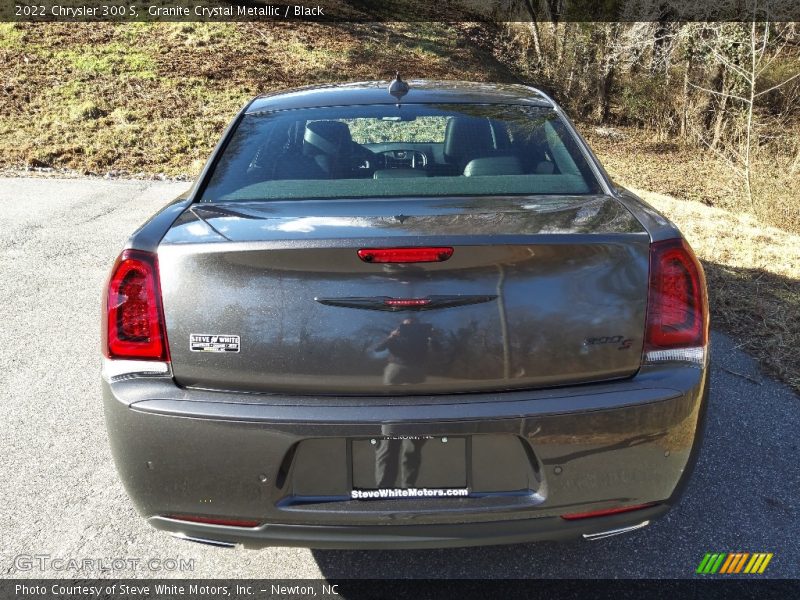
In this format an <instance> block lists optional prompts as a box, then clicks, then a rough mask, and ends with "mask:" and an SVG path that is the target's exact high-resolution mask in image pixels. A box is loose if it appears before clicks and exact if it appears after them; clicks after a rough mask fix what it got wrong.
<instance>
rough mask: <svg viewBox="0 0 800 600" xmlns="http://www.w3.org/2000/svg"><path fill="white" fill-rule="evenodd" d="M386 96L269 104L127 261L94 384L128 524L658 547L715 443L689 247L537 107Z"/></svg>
mask: <svg viewBox="0 0 800 600" xmlns="http://www.w3.org/2000/svg"><path fill="white" fill-rule="evenodd" d="M386 85H387V84H386V82H379V83H358V84H343V85H335V86H321V87H310V88H302V89H297V90H292V91H287V92H283V93H276V94H270V95H265V96H260V97H258V98H256V99H254V100H253V101H252V102H250V103H249V104H248V105H247V106H246V107H245V108H244V109H243V110H242V111H241V112H240V114H239V115H238V116H237V117H236V119H235V120H234V121H233V123H232V124H231V126H230V127H229V129H228V131H227V132H226V133H225V135H224V136H223V139H222V141H221V142H220V144H219V146H218V147H217V149H216V150H215V151H214V153H213V155H212V157H211V159H210V160H209V162H208V164H207V166H206V168H205V170H204V171H203V173H202V174H201V175H200V177H199V179H198V180H197V182H196V183H195V185H194V186H193V187H192V188H191V190H190V191H188V192H187V193H186V194H185V195H183V196H181V197H179V198H178V199H177V200H175V201H174V202H172V203H171V204H169V205H167V206H166V207H165V208H164V209H163V210H162V211H161V212H160V213H158V214H157V215H155V216H154V217H153V218H152V219H150V221H148V222H147V223H146V224H145V225H144V226H143V227H142V228H141V229H139V230H138V231H137V232H136V233H135V234H134V235H133V236H132V237H131V238H130V240H129V241H128V244H127V246H126V248H125V250H124V251H123V252H122V254H121V255H120V257H119V259H118V260H117V262H116V264H115V265H114V267H113V270H112V273H111V276H110V279H109V283H108V289H107V292H106V295H105V308H104V311H103V315H104V323H103V354H104V358H103V371H102V381H103V395H104V403H105V412H106V420H107V424H108V429H109V434H110V439H111V444H112V450H113V455H114V459H115V462H116V465H117V469H118V471H119V473H120V476H121V478H122V480H123V482H124V484H125V487H126V489H127V491H128V493H129V495H130V497H131V498H132V499H133V501H134V503H135V504H136V506H137V508H138V510H139V511H140V512H141V514H142V515H143V516H144V517H145V518H147V519H148V521H149V522H150V523H151V524H152V525H153V526H155V527H157V528H159V529H163V530H166V531H168V532H171V533H173V534H176V535H178V536H182V537H185V538H189V539H194V540H197V541H205V542H209V543H215V544H219V545H234V544H243V545H245V546H249V547H259V546H268V545H297V546H311V547H328V548H337V547H362V548H374V547H385V548H412V547H436V546H459V545H473V544H498V543H510V542H523V541H530V540H537V539H556V538H569V537H584V538H587V539H595V538H599V537H606V536H608V535H614V534H616V533H622V532H626V531H632V530H634V529H638V528H640V527H644V526H645V525H647V524H648V523H649V522H650V521H651V520H653V519H654V518H656V517H659V516H661V515H663V514H665V513H666V512H667V511H668V510H669V508H670V506H672V505H674V504H675V503H676V502H677V500H678V497H679V495H680V492H681V489H682V488H683V486H684V484H685V482H686V479H687V478H688V476H689V472H690V471H691V468H692V466H693V464H694V460H695V457H696V454H697V451H698V447H699V445H700V439H701V434H702V424H703V415H704V412H705V405H706V396H707V391H708V381H707V365H708V346H707V345H708V307H707V301H706V289H705V281H704V276H703V271H702V268H701V266H700V264H699V263H698V261H697V259H696V258H695V256H694V254H693V253H692V250H691V249H690V248H689V246H688V245H687V243H686V242H685V241H684V240H683V239H682V237H681V234H680V232H679V231H678V230H677V229H676V228H675V226H674V225H672V224H671V223H670V222H669V221H668V220H667V219H665V218H664V217H662V216H661V215H660V214H658V213H657V212H656V211H654V210H653V209H652V208H650V207H649V206H648V205H647V204H645V203H644V202H642V201H641V200H640V199H639V198H637V197H636V196H634V195H633V194H632V193H630V192H629V191H627V190H625V189H623V188H621V187H619V186H617V185H615V184H614V183H613V182H612V181H611V180H610V178H609V177H608V175H607V174H606V173H605V171H604V170H603V168H602V167H601V166H600V164H599V162H598V161H597V159H596V158H595V157H594V155H593V154H592V153H591V151H590V150H589V148H588V147H587V145H586V144H585V142H584V141H583V139H582V138H581V137H580V136H579V135H578V133H577V132H576V131H575V128H574V126H573V125H572V124H571V122H570V121H569V119H568V118H567V117H566V116H565V115H564V113H563V112H562V110H561V109H560V108H559V107H558V106H557V105H556V104H555V103H554V102H553V101H552V100H551V99H550V98H548V97H547V96H546V95H544V94H542V93H541V92H539V91H537V90H535V89H533V88H529V87H525V86H521V85H489V84H476V83H464V82H440V81H439V82H437V81H412V82H409V84H408V85H406V84H405V82H402V81H401V80H399V79H398V80H396V81H395V83H394V84H392V86H391V89H390V90H387V88H386ZM390 92H391V93H390Z"/></svg>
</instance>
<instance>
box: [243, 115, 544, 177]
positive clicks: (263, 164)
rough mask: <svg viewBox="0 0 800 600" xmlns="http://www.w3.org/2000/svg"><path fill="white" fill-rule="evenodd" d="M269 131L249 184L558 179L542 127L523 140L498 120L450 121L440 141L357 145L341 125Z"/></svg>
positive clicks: (297, 124) (299, 124)
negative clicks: (541, 176)
mask: <svg viewBox="0 0 800 600" xmlns="http://www.w3.org/2000/svg"><path fill="white" fill-rule="evenodd" d="M284 125H285V126H284V127H275V128H274V129H272V131H271V132H270V135H269V138H268V139H267V140H266V142H265V143H264V144H263V145H262V146H261V147H260V148H259V149H258V151H257V152H256V155H255V156H254V158H253V160H252V161H251V162H250V164H249V166H248V169H247V171H248V175H249V177H248V179H249V183H255V182H257V181H264V180H276V179H342V178H347V179H350V178H373V179H388V178H407V177H436V176H457V175H463V176H465V177H471V176H487V175H525V174H558V173H559V172H560V170H559V166H558V164H557V161H556V160H555V159H554V155H553V150H552V149H551V148H550V146H549V144H548V140H547V133H546V131H545V127H544V126H541V127H539V129H538V131H534V132H532V133H531V134H530V135H528V136H523V135H522V133H521V132H512V131H510V130H509V127H508V126H507V125H506V124H505V123H503V122H502V121H498V120H495V119H490V118H486V117H475V116H453V117H449V118H447V120H446V126H445V129H444V135H443V139H442V140H441V141H376V142H366V143H358V142H357V141H355V140H354V139H353V135H352V132H351V130H350V127H349V125H348V123H346V122H344V121H343V120H320V121H292V122H290V123H285V124H284Z"/></svg>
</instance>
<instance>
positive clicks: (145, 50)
mask: <svg viewBox="0 0 800 600" xmlns="http://www.w3.org/2000/svg"><path fill="white" fill-rule="evenodd" d="M472 35H474V31H473V29H472V28H470V27H469V26H466V25H447V24H445V23H394V24H379V25H366V24H351V23H340V24H315V23H302V22H292V23H281V22H276V23H269V24H258V25H256V24H252V23H214V24H203V23H158V24H148V23H132V24H125V25H114V24H108V23H93V24H91V25H87V26H75V25H74V24H0V81H2V86H0V167H6V168H9V167H12V168H13V167H22V166H26V165H28V166H39V167H41V166H53V167H67V168H70V169H75V170H78V171H81V172H86V173H105V172H107V171H110V170H121V171H127V172H129V173H134V174H135V173H138V172H149V173H152V172H156V173H165V174H167V175H179V174H188V175H190V176H192V175H194V174H196V173H197V172H198V170H199V169H200V167H201V166H202V163H203V161H204V160H205V159H206V157H207V156H208V154H209V152H210V151H211V149H212V148H213V146H214V144H215V143H216V141H217V140H218V138H219V136H220V133H221V132H222V130H223V128H224V127H225V125H226V124H227V123H228V121H229V120H230V119H231V117H232V116H233V115H234V114H235V113H236V111H237V110H238V109H239V108H240V107H241V106H242V104H243V103H244V102H246V101H247V100H248V99H250V98H251V97H252V96H253V95H255V94H258V93H260V92H264V91H271V90H274V89H280V88H286V87H293V86H299V85H305V84H310V83H322V82H335V81H352V80H369V79H372V80H374V79H386V78H389V77H390V76H392V75H393V74H394V71H395V70H396V69H401V70H403V69H405V68H408V69H411V72H409V73H408V76H413V77H431V78H450V79H452V78H453V77H454V75H456V74H457V76H458V77H460V78H464V79H473V80H478V81H491V80H493V81H505V80H510V79H512V76H511V75H510V74H509V73H508V72H507V71H506V69H505V68H504V67H503V66H502V64H500V63H499V62H498V61H497V60H495V59H494V58H493V57H492V56H491V54H489V53H488V52H486V51H484V50H482V49H481V48H480V46H478V45H476V44H474V43H471V36H472Z"/></svg>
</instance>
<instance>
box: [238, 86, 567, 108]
mask: <svg viewBox="0 0 800 600" xmlns="http://www.w3.org/2000/svg"><path fill="white" fill-rule="evenodd" d="M389 83H390V82H388V81H361V82H354V83H337V84H329V85H313V86H307V87H301V88H295V89H291V90H284V91H280V92H271V93H268V94H263V95H261V96H258V97H256V98H255V99H254V100H253V102H252V103H251V104H250V106H249V107H248V109H247V112H248V114H250V113H259V112H272V111H277V110H291V109H296V108H320V107H326V106H359V105H361V106H363V105H374V104H397V103H398V102H399V103H401V104H518V105H523V106H544V107H552V106H553V103H552V101H551V100H550V99H549V98H548V97H547V96H545V95H544V94H543V93H542V92H540V91H539V90H537V89H535V88H532V87H528V86H525V85H519V84H506V83H476V82H470V81H435V80H430V79H412V80H409V81H408V82H407V83H408V85H409V90H408V93H407V94H406V95H404V96H403V97H402V99H401V100H399V101H398V99H397V98H395V97H394V96H392V95H391V94H390V93H389V91H388V87H389Z"/></svg>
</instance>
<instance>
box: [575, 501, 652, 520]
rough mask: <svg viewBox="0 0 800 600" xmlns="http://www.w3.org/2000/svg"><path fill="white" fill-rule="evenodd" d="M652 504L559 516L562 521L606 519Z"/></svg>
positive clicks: (648, 506)
mask: <svg viewBox="0 0 800 600" xmlns="http://www.w3.org/2000/svg"><path fill="white" fill-rule="evenodd" d="M654 505H655V503H654V502H650V503H648V504H635V505H633V506H618V507H616V508H604V509H601V510H592V511H589V512H582V513H570V514H566V515H561V518H562V519H566V520H567V521H576V520H578V519H591V518H593V517H607V516H609V515H618V514H620V513H626V512H632V511H634V510H642V509H643V508H650V507H651V506H654Z"/></svg>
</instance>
